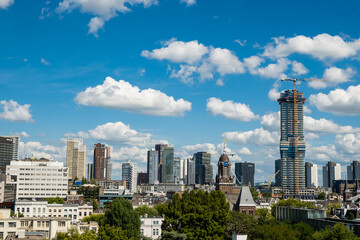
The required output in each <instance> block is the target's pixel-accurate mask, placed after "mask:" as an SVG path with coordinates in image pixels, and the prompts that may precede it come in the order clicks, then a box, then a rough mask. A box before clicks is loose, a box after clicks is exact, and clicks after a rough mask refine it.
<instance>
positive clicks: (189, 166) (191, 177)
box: [185, 158, 195, 185]
mask: <svg viewBox="0 0 360 240" xmlns="http://www.w3.org/2000/svg"><path fill="white" fill-rule="evenodd" d="M185 184H186V185H194V184H195V161H194V160H193V159H191V158H188V159H186V177H185Z"/></svg>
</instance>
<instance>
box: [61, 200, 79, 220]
mask: <svg viewBox="0 0 360 240" xmlns="http://www.w3.org/2000/svg"><path fill="white" fill-rule="evenodd" d="M78 208H79V205H78V204H72V203H65V204H64V205H63V212H64V217H69V218H71V222H78V221H79V218H78Z"/></svg>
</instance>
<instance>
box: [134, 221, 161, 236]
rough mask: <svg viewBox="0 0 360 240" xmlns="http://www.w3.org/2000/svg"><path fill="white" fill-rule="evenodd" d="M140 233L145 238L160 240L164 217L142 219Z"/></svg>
mask: <svg viewBox="0 0 360 240" xmlns="http://www.w3.org/2000/svg"><path fill="white" fill-rule="evenodd" d="M140 221H141V226H140V232H141V234H142V235H144V236H145V237H149V238H152V239H159V238H160V237H161V225H162V223H163V221H164V218H163V217H141V218H140Z"/></svg>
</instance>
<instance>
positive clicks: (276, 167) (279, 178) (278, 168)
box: [275, 159, 281, 186]
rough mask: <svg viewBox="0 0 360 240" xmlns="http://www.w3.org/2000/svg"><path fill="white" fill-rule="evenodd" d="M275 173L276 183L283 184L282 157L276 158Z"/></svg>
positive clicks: (277, 184)
mask: <svg viewBox="0 0 360 240" xmlns="http://www.w3.org/2000/svg"><path fill="white" fill-rule="evenodd" d="M278 171H279V172H278ZM276 173H277V174H276ZM275 174H276V176H275V185H276V186H281V159H277V160H275Z"/></svg>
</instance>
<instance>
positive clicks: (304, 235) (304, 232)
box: [293, 222, 314, 240]
mask: <svg viewBox="0 0 360 240" xmlns="http://www.w3.org/2000/svg"><path fill="white" fill-rule="evenodd" d="M293 229H294V230H296V231H298V232H300V237H299V239H300V240H312V239H313V237H312V235H313V234H314V229H313V228H312V227H311V226H310V225H309V224H306V223H304V222H299V223H296V224H294V225H293Z"/></svg>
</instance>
